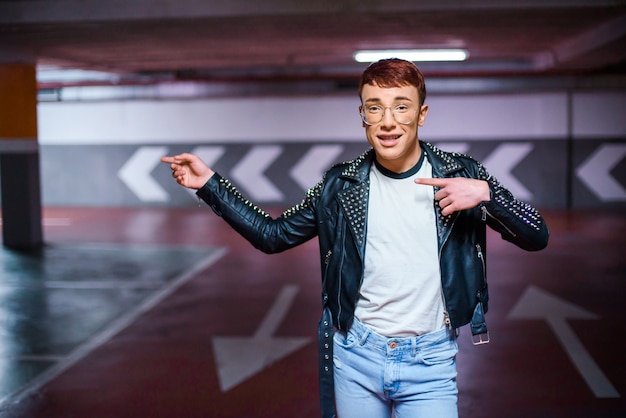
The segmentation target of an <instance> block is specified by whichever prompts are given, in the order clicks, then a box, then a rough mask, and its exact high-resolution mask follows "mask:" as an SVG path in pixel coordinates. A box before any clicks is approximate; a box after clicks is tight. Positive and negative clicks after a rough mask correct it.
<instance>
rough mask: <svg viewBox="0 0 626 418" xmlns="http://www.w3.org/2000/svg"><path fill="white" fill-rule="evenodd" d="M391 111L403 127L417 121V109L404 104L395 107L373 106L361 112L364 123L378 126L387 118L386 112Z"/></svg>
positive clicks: (364, 108)
mask: <svg viewBox="0 0 626 418" xmlns="http://www.w3.org/2000/svg"><path fill="white" fill-rule="evenodd" d="M387 109H389V111H390V112H391V115H392V116H393V118H394V119H395V120H396V122H398V123H401V124H403V125H408V124H410V123H411V122H413V120H415V116H416V114H417V112H416V109H415V107H413V106H407V105H404V104H401V105H395V106H387V107H385V106H378V105H371V106H365V107H363V111H362V112H361V117H362V118H363V121H364V122H365V123H366V124H368V125H376V124H377V123H380V122H381V121H382V120H383V118H384V117H385V112H386V111H387Z"/></svg>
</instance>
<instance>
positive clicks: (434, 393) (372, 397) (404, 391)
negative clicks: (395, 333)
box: [333, 319, 458, 418]
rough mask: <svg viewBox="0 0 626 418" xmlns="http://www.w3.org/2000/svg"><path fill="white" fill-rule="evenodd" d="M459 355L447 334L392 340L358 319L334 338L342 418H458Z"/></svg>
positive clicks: (338, 409) (337, 398) (451, 335)
mask: <svg viewBox="0 0 626 418" xmlns="http://www.w3.org/2000/svg"><path fill="white" fill-rule="evenodd" d="M457 351H458V346H457V343H456V339H455V337H454V335H453V333H450V331H449V330H448V329H447V328H443V329H441V330H439V331H435V332H431V333H429V334H424V335H420V336H418V337H403V338H388V337H385V336H382V335H380V334H377V333H376V332H374V331H372V330H371V329H369V328H368V327H366V326H365V325H363V324H361V323H360V322H359V321H358V320H356V319H355V320H354V323H353V324H352V327H351V328H350V330H349V331H348V333H343V332H340V331H337V332H335V336H334V356H333V360H334V365H335V367H334V378H335V402H336V407H337V416H338V418H370V417H371V418H383V417H392V416H393V417H396V418H433V417H436V418H457V417H458V407H457V397H458V389H457V385H456V354H457Z"/></svg>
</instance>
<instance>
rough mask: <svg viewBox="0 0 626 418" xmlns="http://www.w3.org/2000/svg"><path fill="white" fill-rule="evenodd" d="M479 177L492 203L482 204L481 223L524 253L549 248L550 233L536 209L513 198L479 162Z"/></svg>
mask: <svg viewBox="0 0 626 418" xmlns="http://www.w3.org/2000/svg"><path fill="white" fill-rule="evenodd" d="M478 176H479V178H480V179H481V180H485V181H487V183H489V189H490V194H491V200H490V201H487V202H483V203H482V204H481V210H482V217H483V220H484V221H486V222H487V225H489V227H490V228H492V229H494V230H496V231H498V232H499V233H500V235H501V236H502V238H503V239H505V240H507V241H510V242H512V243H513V244H515V245H517V246H518V247H520V248H522V249H524V250H527V251H538V250H542V249H544V248H545V247H546V246H547V245H548V238H549V236H550V232H549V230H548V227H547V225H546V223H545V221H544V219H543V217H542V216H541V214H540V213H539V211H537V209H535V208H534V207H533V206H531V205H529V204H528V203H524V202H522V201H520V200H518V199H516V198H515V197H514V196H513V195H512V194H511V192H510V191H508V190H507V189H506V188H504V187H503V186H502V185H501V184H500V183H499V182H498V181H497V180H496V179H495V178H494V177H493V176H491V175H490V174H489V173H488V172H487V171H486V170H485V168H484V167H483V166H482V164H480V163H478Z"/></svg>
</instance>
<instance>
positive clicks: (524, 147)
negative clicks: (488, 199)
mask: <svg viewBox="0 0 626 418" xmlns="http://www.w3.org/2000/svg"><path fill="white" fill-rule="evenodd" d="M533 148H534V145H533V144H531V143H528V142H524V143H516V144H501V145H500V146H498V148H496V149H495V150H494V151H493V152H492V153H491V154H489V156H488V157H487V158H485V159H484V160H483V165H484V166H485V168H486V169H487V171H489V173H490V174H491V175H492V176H494V177H495V178H497V179H498V181H499V182H500V183H502V185H503V186H504V187H506V188H507V189H509V191H510V192H511V193H513V195H514V196H515V197H516V198H518V199H520V200H530V199H532V198H533V194H532V193H531V192H530V190H528V189H527V188H526V187H524V185H523V184H522V183H520V182H519V180H517V178H516V177H515V176H514V175H513V174H512V173H511V170H512V169H513V168H515V166H516V165H517V164H519V162H520V161H522V160H523V159H524V157H526V155H528V153H530V152H531V151H532V150H533Z"/></svg>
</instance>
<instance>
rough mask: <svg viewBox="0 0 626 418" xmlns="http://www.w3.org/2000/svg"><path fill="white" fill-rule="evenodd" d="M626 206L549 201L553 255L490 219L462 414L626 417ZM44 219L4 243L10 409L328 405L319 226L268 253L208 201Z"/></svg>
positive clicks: (235, 409)
mask: <svg viewBox="0 0 626 418" xmlns="http://www.w3.org/2000/svg"><path fill="white" fill-rule="evenodd" d="M272 212H273V213H277V210H273V211H272ZM625 215H626V213H625V212H624V211H611V212H609V211H604V212H599V211H589V212H576V213H574V212H559V211H552V212H547V213H545V216H546V218H547V220H548V224H549V226H550V229H551V232H552V236H551V242H550V245H549V247H548V249H546V250H544V251H542V252H539V253H526V252H523V251H522V250H519V249H517V248H516V247H514V246H512V245H510V244H508V243H505V242H503V241H501V240H500V239H499V237H498V236H496V235H495V234H490V235H489V243H488V247H489V248H488V251H489V258H488V270H489V280H490V293H491V304H490V311H489V313H488V315H487V320H488V323H489V326H490V333H491V340H492V342H491V343H490V344H488V345H485V346H479V347H474V346H472V344H471V342H470V337H469V331H468V330H465V329H464V330H462V332H461V336H460V340H459V342H460V354H459V357H458V365H459V390H460V395H459V410H460V415H461V418H478V417H487V418H491V417H520V418H521V417H581V418H582V417H623V416H626V401H624V396H626V360H625V357H624V352H625V350H624V349H625V348H626V342H625V340H624V337H623V336H624V334H625V332H626V315H625V314H624V310H623V305H624V303H625V302H624V301H625V297H626V252H625V249H626V245H625V244H626V216H625ZM44 233H45V240H46V243H47V245H46V246H45V248H43V249H42V251H41V252H39V253H36V254H25V253H19V252H14V251H10V250H7V249H1V250H0V417H2V418H8V417H49V418H57V417H58V418H61V417H63V418H69V417H89V418H125V417H164V418H169V417H190V418H191V417H270V416H271V417H318V416H319V406H318V391H317V368H316V358H317V357H316V346H315V343H314V339H315V336H316V325H317V320H318V317H319V291H320V288H319V266H318V261H317V260H318V256H317V254H316V252H317V244H316V243H315V242H310V243H307V244H305V245H303V246H301V247H299V248H296V249H294V250H291V251H288V252H286V253H283V254H277V255H270V256H268V255H264V254H261V253H259V252H258V251H256V250H254V249H253V248H252V247H251V246H250V245H249V244H247V243H246V242H245V241H243V239H241V238H240V237H238V236H237V235H235V234H234V233H233V232H231V231H230V229H229V228H228V227H227V226H226V225H225V224H224V223H223V222H222V221H221V220H220V219H218V218H216V217H215V216H214V215H213V213H212V212H211V211H210V210H209V209H206V208H194V209H176V210H174V209H95V208H89V209H87V208H84V209H80V208H45V209H44Z"/></svg>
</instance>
